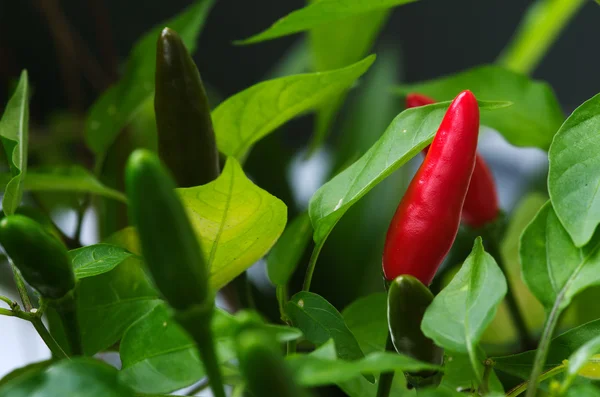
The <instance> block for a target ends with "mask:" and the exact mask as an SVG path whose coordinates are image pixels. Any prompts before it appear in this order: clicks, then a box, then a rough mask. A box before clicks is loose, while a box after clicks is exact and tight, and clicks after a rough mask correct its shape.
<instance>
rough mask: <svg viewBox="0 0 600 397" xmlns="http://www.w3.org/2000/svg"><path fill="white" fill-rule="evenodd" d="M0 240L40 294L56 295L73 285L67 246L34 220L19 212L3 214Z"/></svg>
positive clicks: (26, 278)
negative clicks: (17, 213) (4, 215)
mask: <svg viewBox="0 0 600 397" xmlns="http://www.w3.org/2000/svg"><path fill="white" fill-rule="evenodd" d="M0 243H1V244H2V246H3V247H4V249H5V250H6V253H7V254H8V256H9V257H10V259H11V260H12V261H13V263H14V264H15V266H16V267H17V268H18V269H19V270H20V272H21V274H22V275H23V278H24V279H25V280H26V281H27V283H29V285H31V286H32V287H33V288H35V289H36V290H37V291H39V293H40V294H41V295H42V296H43V297H44V298H50V299H60V298H62V297H64V296H65V295H67V293H69V292H70V291H71V290H73V288H75V275H74V273H73V266H72V264H71V259H70V258H69V253H68V252H67V249H66V248H65V246H64V245H63V244H62V243H61V242H60V241H59V240H58V239H57V238H56V237H55V236H53V235H52V234H50V233H49V232H47V231H46V230H45V229H44V227H43V226H42V225H40V224H39V223H38V222H36V221H34V220H33V219H31V218H28V217H26V216H23V215H11V216H7V217H5V218H4V219H2V221H0Z"/></svg>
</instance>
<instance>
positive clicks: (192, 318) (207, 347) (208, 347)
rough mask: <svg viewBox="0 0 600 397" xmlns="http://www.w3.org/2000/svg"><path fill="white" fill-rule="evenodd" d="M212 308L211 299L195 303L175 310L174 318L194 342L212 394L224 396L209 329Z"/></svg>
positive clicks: (221, 378)
mask: <svg viewBox="0 0 600 397" xmlns="http://www.w3.org/2000/svg"><path fill="white" fill-rule="evenodd" d="M213 310H214V303H213V301H212V300H211V301H209V302H208V303H207V304H206V305H196V306H192V307H191V308H189V309H187V310H184V311H178V312H176V313H175V319H176V320H177V322H179V324H181V326H183V328H185V330H186V331H187V332H188V333H189V334H190V336H191V337H192V338H193V339H194V341H195V342H196V346H197V347H198V352H199V353H200V358H201V359H202V364H203V365H204V370H205V371H206V375H207V376H208V382H209V383H210V388H211V390H212V393H213V396H214V397H226V395H225V389H224V388H223V376H222V375H221V369H220V367H219V360H218V357H217V352H216V350H215V342H214V339H213V334H212V329H211V322H212V321H211V320H212V314H213Z"/></svg>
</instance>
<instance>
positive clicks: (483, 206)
mask: <svg viewBox="0 0 600 397" xmlns="http://www.w3.org/2000/svg"><path fill="white" fill-rule="evenodd" d="M432 103H435V101H434V100H433V99H431V98H429V97H428V96H425V95H421V94H414V93H413V94H408V95H407V96H406V107H407V108H415V107H419V106H425V105H431V104H432ZM427 150H428V148H425V149H424V150H423V152H424V154H427ZM499 212H500V206H499V205H498V193H497V192H496V184H495V183H494V176H493V175H492V172H491V171H490V169H489V167H488V165H487V163H486V162H485V160H484V159H483V157H481V156H480V155H479V154H477V158H476V160H475V169H474V170H473V176H471V184H470V185H469V190H468V191H467V197H465V203H464V205H463V210H462V220H463V222H464V223H465V224H466V225H468V226H470V227H472V228H474V229H477V228H480V227H482V226H485V225H486V224H488V223H490V222H492V221H494V220H495V219H496V218H497V217H498V213H499Z"/></svg>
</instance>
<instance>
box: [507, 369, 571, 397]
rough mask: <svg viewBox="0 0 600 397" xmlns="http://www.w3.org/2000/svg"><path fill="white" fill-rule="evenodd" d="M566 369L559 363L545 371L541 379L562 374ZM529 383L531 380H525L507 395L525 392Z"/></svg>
mask: <svg viewBox="0 0 600 397" xmlns="http://www.w3.org/2000/svg"><path fill="white" fill-rule="evenodd" d="M565 369H566V367H565V366H564V365H562V364H561V365H559V366H557V367H554V368H552V369H550V370H548V371H546V372H544V373H543V374H542V375H541V376H540V381H543V380H546V379H549V378H552V377H553V376H555V375H558V374H560V373H561V372H564V370H565ZM528 385H529V381H527V382H523V383H521V384H519V385H517V386H515V387H514V388H513V389H511V390H510V391H509V392H508V393H506V397H516V396H518V395H520V394H521V393H523V392H524V391H525V390H527V386H528Z"/></svg>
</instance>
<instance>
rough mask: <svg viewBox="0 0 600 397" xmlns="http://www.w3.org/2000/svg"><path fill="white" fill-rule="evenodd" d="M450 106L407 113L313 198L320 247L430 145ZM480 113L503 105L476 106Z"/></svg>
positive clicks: (311, 207)
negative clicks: (362, 200) (362, 202)
mask: <svg viewBox="0 0 600 397" xmlns="http://www.w3.org/2000/svg"><path fill="white" fill-rule="evenodd" d="M448 106H450V102H444V103H436V104H433V105H428V106H422V107H419V108H413V109H407V110H405V111H403V112H402V113H400V114H399V115H398V116H397V117H396V118H395V119H394V120H393V121H392V123H391V124H390V125H389V127H388V128H387V130H386V131H385V133H383V135H382V136H381V138H379V139H378V140H377V142H375V144H374V145H373V146H371V149H369V150H368V151H367V152H366V153H365V154H364V155H363V156H362V157H361V158H360V159H358V160H357V161H355V162H354V163H353V164H352V165H351V166H349V167H348V168H346V169H345V170H344V171H342V172H340V173H339V174H337V175H336V176H335V177H334V178H333V179H331V180H330V181H329V182H327V183H326V184H325V185H323V186H322V187H321V188H320V189H319V190H317V192H316V193H315V194H314V196H313V197H312V199H311V200H310V204H309V211H308V213H309V215H310V220H311V222H312V225H313V229H314V236H313V239H314V240H315V243H316V244H320V243H322V242H323V241H324V240H325V239H326V238H327V236H328V235H329V233H330V232H331V230H332V229H333V227H334V226H335V225H336V223H337V222H338V221H339V220H340V218H341V217H342V216H343V215H344V213H346V211H348V209H349V208H350V207H351V206H352V205H353V204H354V203H356V202H357V201H358V200H359V199H360V198H361V197H363V196H364V195H365V194H367V193H368V192H369V191H370V190H371V189H373V187H375V186H376V185H377V184H378V183H379V182H381V181H382V180H383V179H385V178H386V177H387V176H389V175H390V174H392V173H393V172H394V171H395V170H396V169H398V168H400V166H402V165H403V164H405V163H406V162H407V161H408V160H410V159H411V158H412V157H414V156H415V155H416V154H417V153H419V152H420V151H421V150H422V149H424V148H425V147H426V146H427V145H429V144H430V143H431V141H432V140H433V137H434V135H435V132H436V131H437V129H438V127H439V125H440V123H441V121H442V118H443V117H444V114H445V113H446V110H447V109H448ZM479 106H480V108H481V109H489V108H492V109H493V108H498V107H499V106H506V103H505V102H504V103H499V102H492V103H490V102H479Z"/></svg>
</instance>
